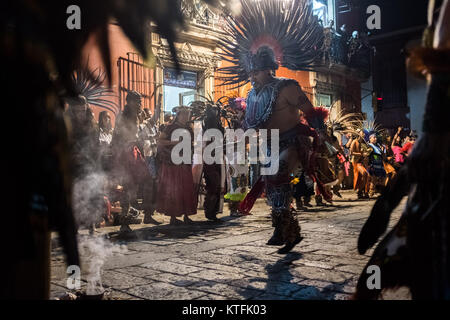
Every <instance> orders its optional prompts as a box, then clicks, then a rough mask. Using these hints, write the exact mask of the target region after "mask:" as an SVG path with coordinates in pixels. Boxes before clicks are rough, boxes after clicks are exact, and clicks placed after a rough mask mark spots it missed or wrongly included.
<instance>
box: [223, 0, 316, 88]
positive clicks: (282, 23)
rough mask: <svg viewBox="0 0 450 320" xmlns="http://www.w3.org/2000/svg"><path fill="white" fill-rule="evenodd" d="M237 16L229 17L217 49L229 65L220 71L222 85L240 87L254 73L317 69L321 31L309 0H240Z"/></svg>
mask: <svg viewBox="0 0 450 320" xmlns="http://www.w3.org/2000/svg"><path fill="white" fill-rule="evenodd" d="M241 3H242V10H241V13H240V15H239V16H236V17H233V16H231V15H228V16H227V18H226V23H225V27H224V29H225V32H227V33H228V34H229V35H230V38H226V39H222V40H221V41H220V42H219V46H220V47H221V49H222V50H223V53H222V54H221V55H222V58H223V59H224V60H226V61H228V62H231V63H232V64H233V65H232V66H227V67H223V68H221V69H220V70H219V72H220V73H221V74H222V76H221V77H220V78H221V79H222V80H223V81H224V83H223V85H230V84H231V85H237V86H240V85H243V84H245V83H247V82H248V78H249V73H250V72H251V71H253V70H264V68H265V69H271V70H275V69H277V68H278V65H281V66H283V67H286V68H288V69H291V70H306V71H308V70H313V69H314V68H315V67H317V66H319V64H320V62H319V60H320V59H319V57H320V52H321V51H320V48H321V47H322V42H323V28H322V26H321V25H320V24H319V22H318V19H317V17H316V16H314V15H313V11H312V4H311V2H310V1H308V0H291V1H279V0H264V1H255V0H241Z"/></svg>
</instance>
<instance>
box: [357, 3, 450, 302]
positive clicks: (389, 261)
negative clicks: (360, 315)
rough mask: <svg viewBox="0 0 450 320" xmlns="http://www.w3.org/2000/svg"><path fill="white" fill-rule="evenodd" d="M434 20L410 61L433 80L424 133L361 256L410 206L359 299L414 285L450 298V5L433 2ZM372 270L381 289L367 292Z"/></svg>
mask: <svg viewBox="0 0 450 320" xmlns="http://www.w3.org/2000/svg"><path fill="white" fill-rule="evenodd" d="M438 4H442V6H439V5H438ZM439 9H440V10H439ZM428 21H429V26H428V28H427V29H426V32H425V33H424V45H423V47H421V48H417V49H415V50H413V51H412V52H411V55H410V57H409V61H408V62H409V67H410V69H411V70H412V71H413V72H414V73H415V74H416V75H418V76H426V79H427V82H428V97H427V103H426V106H425V115H424V121H423V135H422V136H421V137H420V139H419V140H418V141H417V142H416V143H415V146H414V148H413V150H412V151H411V154H410V155H409V157H408V158H407V160H406V163H405V165H404V166H403V167H402V168H401V169H400V171H399V173H398V175H397V176H396V178H394V180H393V181H392V183H390V184H389V185H388V186H387V188H386V190H385V192H383V194H382V195H381V197H380V198H379V199H378V200H377V201H376V203H375V205H374V207H373V209H372V213H371V215H370V217H369V219H368V220H367V222H366V224H365V225H364V227H363V229H362V231H361V234H360V236H359V239H358V250H359V252H360V253H361V254H364V253H365V252H366V251H367V249H369V248H370V247H372V246H373V245H374V244H375V243H376V242H377V240H378V238H379V237H380V236H381V235H382V234H383V233H384V232H385V230H386V228H387V225H388V222H389V218H390V214H391V212H392V210H394V209H395V207H396V206H397V205H398V204H399V202H400V201H401V199H402V198H403V197H404V196H406V195H407V196H408V202H407V205H406V208H405V209H404V211H403V214H402V216H401V218H400V220H399V222H398V223H397V225H396V226H395V227H394V229H393V230H391V231H390V232H389V233H388V234H387V235H386V236H385V237H384V239H382V240H381V242H380V244H379V245H378V246H377V247H376V249H375V251H374V253H373V255H372V257H371V259H370V260H369V262H368V264H367V266H366V268H364V270H363V271H362V274H361V276H360V279H359V281H358V285H357V289H356V293H355V295H354V298H355V299H377V298H378V297H379V296H380V295H381V294H382V291H383V290H384V289H388V288H395V287H400V286H406V287H408V288H409V289H410V290H411V294H412V298H413V299H450V208H449V203H448V195H449V194H450V188H449V187H450V132H449V126H448V119H449V117H450V65H449V63H448V61H449V59H450V1H449V0H445V1H430V10H429V19H428ZM370 265H376V266H378V267H379V268H380V272H381V289H372V290H370V289H368V287H367V280H368V277H370V276H371V274H372V273H369V274H368V273H367V268H368V267H369V266H370Z"/></svg>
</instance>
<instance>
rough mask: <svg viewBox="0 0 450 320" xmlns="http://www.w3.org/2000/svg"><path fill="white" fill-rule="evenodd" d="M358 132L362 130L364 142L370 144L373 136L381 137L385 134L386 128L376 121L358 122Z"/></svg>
mask: <svg viewBox="0 0 450 320" xmlns="http://www.w3.org/2000/svg"><path fill="white" fill-rule="evenodd" d="M355 128H356V130H358V129H359V130H362V131H363V132H364V140H365V141H366V142H367V143H368V142H369V138H370V136H371V135H373V134H375V135H377V136H380V135H381V134H383V132H384V130H385V129H384V128H382V127H381V125H379V124H377V123H375V121H367V120H366V121H358V122H356V123H355Z"/></svg>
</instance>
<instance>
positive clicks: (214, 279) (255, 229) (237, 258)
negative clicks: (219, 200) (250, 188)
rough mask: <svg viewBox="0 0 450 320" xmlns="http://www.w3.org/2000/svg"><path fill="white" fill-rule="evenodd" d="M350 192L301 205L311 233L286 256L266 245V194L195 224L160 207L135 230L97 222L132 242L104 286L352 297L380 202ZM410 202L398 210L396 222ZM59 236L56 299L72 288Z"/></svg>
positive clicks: (111, 290) (107, 272) (113, 291)
mask: <svg viewBox="0 0 450 320" xmlns="http://www.w3.org/2000/svg"><path fill="white" fill-rule="evenodd" d="M343 197H344V198H343V199H336V201H335V202H334V205H333V206H330V205H328V206H326V207H316V206H313V207H312V208H309V209H308V211H306V212H305V211H301V212H299V216H298V217H299V221H300V225H301V228H302V233H303V236H304V237H305V238H304V240H303V241H302V242H301V243H300V244H299V245H297V246H296V247H295V248H294V249H293V251H292V252H290V253H289V254H287V255H286V254H285V255H280V254H278V253H277V252H276V251H277V249H278V247H272V246H267V245H266V244H265V243H266V241H267V240H268V239H269V238H270V236H271V234H272V231H273V228H272V227H271V220H270V217H269V214H268V213H269V207H268V206H267V205H266V203H265V200H264V199H259V200H258V201H257V203H256V205H255V207H254V209H253V211H252V215H250V216H246V217H238V218H235V217H229V211H228V208H227V205H226V204H225V206H224V214H221V215H219V218H222V219H223V220H224V222H223V223H220V224H218V223H213V222H208V221H206V219H205V218H204V213H203V211H202V210H199V212H198V213H197V215H195V216H193V217H192V218H193V220H194V221H195V222H194V224H192V225H182V226H170V225H168V221H169V219H168V218H167V217H164V216H162V215H159V214H156V215H155V219H156V220H158V221H162V222H164V224H162V225H160V226H154V225H144V224H141V225H132V226H131V228H132V229H133V230H134V231H133V232H132V233H131V234H121V233H119V232H118V227H106V228H102V229H98V231H99V232H100V233H101V234H103V235H105V234H106V235H108V237H109V239H110V241H112V243H114V244H116V245H122V247H124V246H126V248H127V250H126V252H118V253H114V254H113V255H112V256H110V257H109V258H107V259H106V262H105V264H104V265H103V268H102V283H103V286H104V287H105V288H106V290H107V291H106V292H107V296H108V297H109V298H110V299H134V300H141V299H151V300H155V299H163V300H166V299H167V300H172V299H182V300H185V299H186V300H196V299H200V300H209V299H214V300H228V299H239V300H240V299H251V300H255V299H256V300H267V299H270V300H272V299H273V300H277V299H283V300H297V299H327V300H339V299H348V298H349V297H350V295H351V293H352V292H353V291H354V287H355V285H356V281H357V279H358V277H359V274H360V272H361V271H362V269H363V267H364V265H365V264H366V262H367V261H368V259H369V256H370V254H371V253H372V250H371V251H370V252H368V253H367V254H366V255H363V256H361V255H359V254H358V253H357V251H356V241H357V237H358V234H359V231H360V230H361V227H362V225H363V224H364V222H365V221H366V219H367V217H368V215H369V213H370V208H371V206H372V205H373V202H374V201H373V200H370V201H368V200H364V201H358V200H356V195H355V194H354V193H353V192H352V191H344V192H343ZM313 202H314V201H313ZM403 206H404V202H402V204H401V205H400V206H399V207H398V208H397V209H396V211H395V212H394V213H393V215H392V217H391V222H390V227H392V226H393V225H394V224H395V223H396V222H397V220H398V218H399V216H400V213H401V210H402V208H403ZM81 233H85V231H82V232H81ZM54 240H55V239H54ZM53 243H54V248H53V249H52V266H51V268H52V280H51V283H52V284H51V296H52V297H53V298H54V297H57V296H60V295H61V294H62V293H64V292H66V291H69V290H68V289H66V288H65V284H66V279H67V274H66V268H67V266H66V264H65V262H64V257H63V255H62V253H61V248H59V247H58V246H57V242H56V241H54V242H53ZM122 251H123V250H122ZM82 261H83V257H82ZM90 262H91V261H86V259H84V261H83V263H82V266H81V278H82V290H83V289H84V288H85V287H86V275H85V274H86V273H87V270H88V264H89V263H90ZM384 298H385V299H409V292H407V290H398V291H396V292H392V293H389V294H387V295H386V296H385V297H384Z"/></svg>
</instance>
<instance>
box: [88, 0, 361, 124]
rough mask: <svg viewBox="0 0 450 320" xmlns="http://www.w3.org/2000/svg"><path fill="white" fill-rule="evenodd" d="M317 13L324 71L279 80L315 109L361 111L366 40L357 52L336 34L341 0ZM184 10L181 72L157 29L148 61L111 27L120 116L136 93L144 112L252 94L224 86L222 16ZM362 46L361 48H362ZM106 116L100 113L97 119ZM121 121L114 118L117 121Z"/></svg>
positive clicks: (287, 73) (93, 61) (199, 8)
mask: <svg viewBox="0 0 450 320" xmlns="http://www.w3.org/2000/svg"><path fill="white" fill-rule="evenodd" d="M311 1H312V2H313V5H314V12H315V14H317V16H318V17H319V18H320V20H321V21H322V24H323V25H324V33H325V39H326V40H325V43H324V48H322V49H323V51H324V56H323V57H322V58H323V59H324V65H325V67H323V68H322V69H320V70H318V71H317V72H306V71H291V70H288V69H285V68H280V69H279V70H277V73H276V75H277V76H279V77H289V78H293V79H296V80H297V81H298V82H299V84H300V85H301V87H302V88H303V90H304V91H305V92H306V94H307V95H308V97H309V98H310V100H311V102H312V103H313V104H314V105H317V106H318V105H323V106H326V107H328V108H331V110H332V112H333V113H334V112H339V111H343V112H360V111H361V82H363V81H366V80H367V78H368V76H369V73H368V71H367V70H368V67H367V65H368V63H365V62H363V63H362V64H361V63H359V64H358V63H355V61H356V62H358V54H359V56H360V57H361V56H362V55H361V53H364V52H360V51H361V48H363V47H364V46H362V45H361V43H362V42H361V40H360V39H354V41H353V42H355V43H356V44H358V45H356V47H355V48H358V50H353V51H352V50H351V48H352V45H353V46H355V43H352V41H351V38H350V36H349V35H348V34H343V33H342V32H340V31H339V30H337V29H336V26H335V25H334V21H336V19H338V15H339V10H337V9H336V1H335V0H311ZM181 5H182V10H183V13H184V14H185V16H186V17H187V18H188V21H189V22H188V26H187V27H188V28H187V29H186V30H185V31H180V33H179V34H178V38H177V42H176V49H177V53H178V59H179V63H180V68H181V72H180V73H179V74H177V73H176V72H175V66H174V63H173V60H172V57H171V54H170V50H169V46H168V44H167V41H166V40H165V39H163V38H161V37H160V36H159V34H158V33H157V32H156V30H155V28H153V27H151V28H150V35H149V45H148V47H149V50H151V53H152V56H151V57H150V58H149V59H148V61H144V60H143V58H142V57H141V56H140V55H139V54H138V53H136V50H135V49H134V48H133V46H132V45H131V44H130V42H129V41H128V40H127V39H126V37H125V36H124V35H123V34H122V32H121V30H120V29H119V28H118V27H117V26H116V25H115V24H114V23H111V25H110V43H111V56H112V60H111V65H112V66H113V68H112V79H111V85H112V87H113V89H114V90H115V91H116V93H117V101H116V102H117V105H118V110H122V109H123V107H124V105H125V98H126V94H127V92H128V91H129V90H136V91H138V92H140V93H141V94H142V96H143V105H144V108H150V109H151V110H152V111H154V110H155V108H160V110H161V120H163V117H164V112H166V113H168V112H171V110H172V108H173V107H175V106H178V105H188V104H189V103H190V102H191V101H193V100H196V99H204V98H205V97H207V98H212V99H215V100H216V99H218V98H220V97H222V96H241V97H245V96H246V94H247V92H248V91H249V90H250V85H249V84H247V85H245V86H242V87H240V88H238V89H233V88H231V87H227V86H222V85H221V81H220V80H219V74H218V68H220V67H223V66H225V64H226V62H225V61H223V60H221V59H220V56H219V50H220V49H219V48H218V39H221V38H223V37H226V36H227V35H226V34H225V33H224V32H223V29H222V26H223V17H222V13H221V12H220V11H218V10H217V9H213V8H210V7H208V5H206V4H204V3H203V2H200V1H181ZM358 41H359V42H358ZM86 52H87V56H89V63H90V65H92V67H93V68H97V67H101V66H99V65H98V62H99V61H100V59H98V53H97V52H96V50H95V47H90V48H88V49H87V50H86ZM99 111H101V110H95V113H96V114H98V112H99ZM114 116H115V115H113V117H114Z"/></svg>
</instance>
